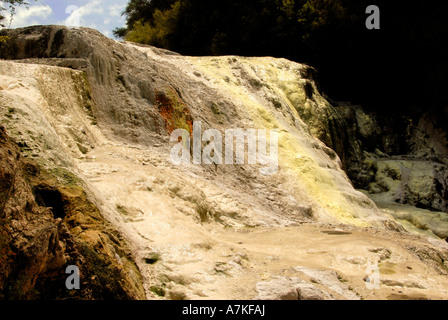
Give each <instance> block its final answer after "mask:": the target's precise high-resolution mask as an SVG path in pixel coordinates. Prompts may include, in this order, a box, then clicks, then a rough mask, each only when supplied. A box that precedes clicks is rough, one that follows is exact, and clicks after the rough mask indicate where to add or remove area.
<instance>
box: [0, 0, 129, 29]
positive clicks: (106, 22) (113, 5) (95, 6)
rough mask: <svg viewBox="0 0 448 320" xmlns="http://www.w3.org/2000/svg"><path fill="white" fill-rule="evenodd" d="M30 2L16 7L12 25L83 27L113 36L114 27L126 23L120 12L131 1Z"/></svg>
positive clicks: (73, 0)
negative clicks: (27, 5) (26, 5)
mask: <svg viewBox="0 0 448 320" xmlns="http://www.w3.org/2000/svg"><path fill="white" fill-rule="evenodd" d="M0 3H1V1H0ZM29 3H30V6H29V7H28V8H26V7H25V6H20V7H18V8H17V9H16V15H15V17H14V20H13V22H12V24H11V28H18V27H24V26H29V25H36V24H58V25H67V26H81V27H89V28H94V29H97V30H99V31H100V32H102V33H103V34H104V35H106V36H108V37H113V34H112V30H113V29H115V28H116V27H123V26H124V24H125V17H123V16H121V13H122V12H123V10H124V9H125V7H126V4H127V3H128V0H37V1H35V0H29Z"/></svg>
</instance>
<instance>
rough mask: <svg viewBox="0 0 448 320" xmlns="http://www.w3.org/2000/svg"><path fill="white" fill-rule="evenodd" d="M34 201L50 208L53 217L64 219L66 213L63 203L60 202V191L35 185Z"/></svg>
mask: <svg viewBox="0 0 448 320" xmlns="http://www.w3.org/2000/svg"><path fill="white" fill-rule="evenodd" d="M34 195H35V198H36V202H37V203H38V204H39V205H40V206H44V207H47V208H51V211H52V212H53V216H54V218H55V219H57V218H61V219H64V217H65V215H66V213H65V210H64V204H63V202H62V196H61V193H60V192H59V191H58V190H56V189H49V188H45V187H37V188H35V189H34Z"/></svg>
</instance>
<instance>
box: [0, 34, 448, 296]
mask: <svg viewBox="0 0 448 320" xmlns="http://www.w3.org/2000/svg"><path fill="white" fill-rule="evenodd" d="M0 34H2V35H6V34H7V35H8V36H9V37H10V39H9V40H8V41H7V42H6V43H5V44H2V47H1V50H0V58H3V59H7V60H8V61H4V60H2V61H0V103H1V105H2V106H4V107H2V108H0V116H1V118H2V124H4V126H5V128H6V131H7V133H8V135H9V136H10V137H11V138H13V139H14V141H15V142H16V143H17V147H16V148H18V149H17V152H16V154H18V153H20V155H21V157H23V158H24V159H26V160H27V161H33V163H34V164H33V166H31V167H30V168H39V169H33V170H31V172H35V174H28V177H29V181H27V182H25V180H22V182H21V183H22V184H24V185H26V184H28V188H31V189H32V188H35V191H37V192H34V193H33V192H31V193H30V192H28V191H26V192H25V191H24V190H26V188H22V189H21V190H22V191H21V192H23V193H24V194H23V196H22V195H15V196H13V197H9V199H10V204H9V205H8V210H10V211H9V213H8V214H10V215H13V216H14V215H15V216H20V215H23V214H27V213H28V211H27V209H26V202H27V201H28V200H29V202H30V203H35V205H36V206H37V207H36V208H41V209H42V210H43V211H45V212H46V213H45V215H46V216H48V217H49V219H48V220H45V221H41V222H39V223H40V224H41V225H42V226H46V224H48V227H49V228H50V227H51V228H53V229H54V230H66V231H64V232H63V234H66V235H67V237H69V238H70V239H73V243H72V244H70V243H69V244H66V248H65V249H64V245H63V244H64V241H65V240H64V239H65V238H63V237H62V238H61V236H60V235H59V239H60V240H61V241H60V242H62V244H61V248H59V244H58V243H59V242H58V241H56V240H57V239H58V238H57V236H56V231H54V236H51V235H52V234H53V233H51V232H50V233H48V234H47V235H46V236H45V237H42V238H40V239H39V240H40V241H42V242H45V243H47V240H48V243H49V244H51V248H52V249H51V250H50V251H49V252H52V255H51V257H48V254H47V253H48V250H47V251H46V249H45V250H43V249H42V248H43V246H42V245H39V246H40V248H41V249H42V252H41V251H36V252H39V254H41V257H43V258H42V259H41V260H39V263H36V264H35V265H34V264H33V263H31V262H30V261H31V260H26V261H27V263H25V264H24V268H25V267H26V266H29V267H30V268H32V269H33V271H32V273H30V274H33V275H36V274H39V272H41V271H40V270H44V269H46V268H47V269H48V268H49V267H48V265H50V266H51V270H56V271H57V272H61V268H62V267H63V266H64V262H63V260H60V259H59V257H60V256H67V255H66V254H63V253H64V252H66V251H67V248H78V249H79V246H81V247H80V248H81V249H82V248H84V250H81V249H79V250H78V253H72V251H70V250H69V251H70V254H68V256H69V257H79V261H78V260H76V261H78V262H79V263H81V266H83V268H86V269H85V270H87V271H85V272H87V274H88V275H89V279H90V280H87V281H86V283H85V285H86V288H88V289H89V290H90V289H91V288H93V289H92V290H93V293H94V294H93V293H92V295H90V296H89V295H88V294H87V293H86V295H85V296H83V297H84V298H94V297H103V298H104V297H111V296H114V297H120V298H136V297H138V298H141V297H142V295H144V296H145V297H146V298H148V299H195V298H198V299H203V298H210V299H252V298H253V297H255V296H256V295H257V294H258V293H257V292H256V288H257V283H263V282H268V281H267V280H269V279H276V278H275V277H280V278H282V277H285V279H287V280H285V279H283V280H278V281H279V283H277V284H275V283H274V284H275V286H277V287H278V288H281V290H279V291H278V292H277V293H272V296H273V297H274V298H275V297H277V298H282V299H283V298H294V299H299V298H300V299H320V298H331V299H359V298H360V297H362V298H366V299H371V298H375V297H376V296H375V294H374V292H371V291H368V290H366V289H365V283H364V281H363V280H362V279H363V277H364V276H365V268H366V267H367V265H366V264H367V262H368V261H369V259H370V258H372V257H373V258H375V259H380V260H381V257H383V258H384V260H383V261H382V263H388V264H387V265H381V266H380V267H381V268H380V269H382V270H383V271H385V272H389V273H392V272H395V273H396V277H395V276H394V275H395V274H388V277H387V280H391V281H401V280H400V278H399V276H402V275H403V276H407V273H409V272H410V271H409V269H408V268H406V267H407V266H409V264H412V268H413V270H412V272H414V273H415V276H416V277H418V280H419V281H421V282H422V283H421V284H422V286H423V287H424V288H425V289H418V288H408V289H409V290H424V292H425V296H428V297H433V298H438V297H446V296H447V292H446V290H445V289H444V288H446V279H445V277H446V269H445V267H444V262H446V260H447V259H446V257H447V253H446V248H444V247H443V246H441V245H440V243H439V242H434V240H431V241H433V242H430V240H427V238H425V237H417V236H412V235H411V234H409V233H407V232H405V230H404V229H403V227H401V224H399V223H397V222H396V221H395V219H394V218H393V216H394V215H393V214H391V212H389V211H387V210H385V209H384V208H381V209H382V210H380V209H379V208H378V207H377V206H376V205H375V203H374V202H373V201H372V200H371V199H369V197H368V196H367V195H365V194H363V193H362V192H359V191H357V190H355V188H354V186H353V184H352V181H350V179H349V177H348V176H347V174H346V172H348V174H349V175H350V177H352V180H353V181H355V182H356V183H361V184H362V185H363V186H364V185H366V186H369V184H372V183H376V185H372V188H371V190H372V191H374V192H379V193H378V194H380V195H381V194H383V195H384V194H387V193H385V192H383V190H382V189H381V188H382V187H381V185H383V184H381V185H380V184H378V182H377V180H378V181H379V180H381V179H380V178H381V176H382V174H378V176H379V178H377V173H378V171H379V170H378V168H379V167H381V164H379V163H380V162H382V163H384V164H386V162H387V161H395V160H399V159H395V158H393V156H394V154H393V153H392V152H390V151H391V150H401V149H396V148H398V147H400V144H399V143H398V142H399V140H396V139H395V140H394V139H392V140H391V141H390V142H388V144H387V145H388V146H389V147H387V148H383V147H381V146H378V144H377V143H372V144H371V145H370V144H368V145H366V143H367V142H366V141H370V140H371V137H373V136H374V137H379V136H385V137H387V136H388V135H387V134H385V133H384V132H383V131H381V130H379V128H380V127H379V126H378V122H379V120H376V119H375V117H373V116H366V115H365V114H363V113H360V112H358V113H350V112H351V111H350V110H351V109H350V108H346V109H344V110H345V111H344V112H348V113H350V116H347V117H348V118H347V117H345V116H344V114H343V111H341V110H342V109H340V108H339V107H337V108H336V107H333V106H332V105H330V103H329V102H328V101H326V100H325V99H324V97H323V96H322V95H321V94H320V93H319V91H318V90H317V86H316V84H315V82H314V80H313V74H314V73H315V71H314V69H313V68H311V67H309V66H306V65H303V64H298V63H293V62H290V61H287V60H285V59H274V58H269V57H265V58H244V57H233V56H229V57H184V56H180V55H177V54H174V53H172V52H167V51H164V50H160V49H157V48H154V47H149V46H140V45H136V44H133V43H122V42H117V41H114V40H111V39H107V38H105V37H104V36H103V35H101V34H100V33H99V32H97V31H94V30H90V29H85V28H79V29H70V28H65V27H59V26H35V27H29V28H23V29H15V30H1V31H0ZM352 116H354V117H356V118H357V120H356V121H353V122H349V121H348V120H347V119H352V118H351V117H352ZM192 120H194V121H201V122H202V130H203V131H204V130H206V129H209V128H215V129H217V130H220V131H221V132H224V130H226V129H228V128H237V127H240V128H246V129H249V128H266V129H278V130H279V138H280V139H279V142H280V143H279V154H280V156H279V171H278V172H277V174H275V175H273V176H263V175H261V174H260V171H259V169H260V167H261V166H259V165H241V166H225V165H217V166H214V165H212V166H207V165H185V166H176V165H174V164H173V163H171V161H170V160H169V154H170V150H171V147H172V146H173V144H170V143H169V138H170V135H169V134H170V131H171V130H172V129H174V126H179V127H182V128H186V129H189V125H190V124H191V121H192ZM349 123H351V124H353V127H354V128H353V130H356V135H354V137H356V139H355V140H350V139H351V138H350V137H353V135H352V132H351V131H350V130H349V129H350V128H351V127H350V126H349V125H348V124H349ZM358 123H359V124H358ZM428 126H429V125H428ZM393 128H394V127H393V126H391V127H390V128H389V129H388V130H389V131H388V132H389V133H390V132H392V131H393ZM427 128H429V127H427ZM428 130H429V129H428ZM434 130H435V129H434ZM358 131H359V132H358ZM422 137H423V135H422ZM440 139H441V138H440V137H439V139H438V140H440ZM436 140H437V139H436ZM397 141H398V142H397ZM415 141H416V143H417V145H420V146H423V145H424V144H425V143H424V141H425V140H418V141H417V140H415ZM434 143H436V142H434ZM394 148H395V149H394ZM432 148H433V149H434V150H436V149H437V150H438V151H437V152H438V154H442V153H440V152H442V151H440V150H442V149H443V148H442V147H441V146H439V147H437V148H436V145H435V144H434V147H432ZM417 149H418V148H417ZM4 150H5V152H7V149H4ZM364 151H366V153H364ZM405 151H406V150H405ZM338 154H339V156H338ZM422 156H423V155H422ZM3 159H6V160H5V161H12V162H11V163H12V164H13V163H14V162H13V160H11V159H12V158H11V159H9V158H8V157H6V158H2V161H3ZM8 159H9V160H8ZM414 160H415V159H414ZM434 162H435V163H439V164H442V163H443V162H442V163H440V161H439V162H437V161H435V160H434ZM2 163H3V162H2ZM11 163H10V164H9V167H8V166H6V165H5V169H4V172H5V176H4V177H5V179H4V181H10V178H11V177H12V176H13V174H12V172H13V169H12V168H13V167H14V166H13V165H11ZM395 164H396V163H395ZM351 165H353V167H351ZM405 165H407V164H403V167H405ZM389 167H391V165H389ZM425 168H426V167H425ZM344 169H345V171H344ZM2 170H3V169H2ZM425 170H426V169H425ZM440 170H441V171H440V172H439V173H443V168H442V167H441V169H440ZM42 172H45V173H46V174H45V175H44V176H42V174H43V173H42ZM381 172H385V173H386V172H392V173H391V174H392V176H394V177H395V178H398V174H400V175H401V176H403V174H402V173H401V172H400V173H399V172H397V171H396V170H392V171H391V170H386V169H385V170H381V171H380V173H381ZM425 172H426V171H425ZM354 174H359V177H360V178H356V179H354V178H353V175H354ZM8 175H9V178H8ZM410 176H411V175H410ZM418 177H419V176H417V178H415V179H409V180H406V181H407V182H406V184H407V185H410V186H412V183H408V181H414V180H415V181H419V178H418ZM8 179H9V180H8ZM428 179H429V180H430V179H431V178H428ZM394 181H395V180H393V181H392V182H393V183H395V182H394ZM425 181H426V180H425ZM440 181H442V180H440ZM392 182H391V181H389V180H386V181H385V183H386V184H385V185H387V183H392ZM429 184H430V183H429ZM10 185H11V183H4V184H2V185H1V188H0V195H1V196H2V197H4V196H5V195H6V194H8V190H9V188H10ZM422 185H425V186H426V182H422ZM422 185H421V186H417V187H415V188H414V187H412V188H411V189H409V190H416V189H418V188H420V189H422V188H423V187H422ZM355 186H356V184H355ZM391 190H392V188H391ZM397 190H398V189H397ZM402 190H405V188H402ZM441 190H442V191H443V188H442V189H441ZM419 192H420V191H419ZM367 193H368V192H367ZM48 194H50V195H52V196H50V199H53V200H54V199H59V200H60V202H62V206H61V203H60V202H59V201H56V202H54V201H53V202H52V203H51V205H50V203H46V199H47V202H48V197H47V196H46V195H48ZM391 194H392V193H391ZM393 194H394V195H396V194H397V193H396V192H394V193H393ZM412 194H415V193H412V192H408V193H403V196H402V199H404V201H409V199H411V196H410V195H412ZM417 194H420V195H423V194H424V193H423V192H420V193H417ZM442 195H443V194H442ZM369 196H371V194H369ZM33 201H34V202H33ZM404 201H403V202H404ZM429 201H430V202H431V203H437V202H438V198H437V197H434V199H432V200H431V199H430V200H429ZM33 205H34V204H33ZM397 205H399V206H400V207H399V208H400V210H404V211H406V212H409V208H407V207H405V206H404V205H403V204H397ZM49 207H52V208H53V209H52V210H53V211H51V210H49V209H48V208H49ZM24 208H25V209H24ZM413 208H414V207H413ZM50 212H51V214H50ZM53 214H54V216H53V217H51V215H53ZM50 218H51V219H50ZM441 219H442V218H441ZM18 221H19V222H14V219H13V222H14V223H13V226H14V224H17V223H20V219H19V220H18ZM26 221H28V220H26ZM37 222H38V221H36V223H37ZM403 225H405V224H404V223H403ZM31 226H33V228H31ZM55 226H56V227H55ZM59 226H60V227H59ZM15 227H18V226H15ZM51 228H50V229H51ZM53 229H51V230H53ZM36 230H38V229H36V228H35V226H34V225H32V224H30V229H29V230H27V231H26V232H30V233H31V234H30V237H31V238H33V237H35V235H33V232H34V233H35V232H37V231H36ZM341 230H342V231H341ZM52 232H53V231H52ZM58 232H59V231H58ZM438 234H439V235H442V232H439V233H438ZM426 236H433V237H434V233H433V234H426ZM28 240H29V238H26V237H25V236H24V238H23V239H22V240H21V242H20V248H23V249H21V251H24V252H28V251H27V250H26V248H27V247H26V246H27V243H28V245H31V246H32V245H33V241H28ZM67 241H68V240H67ZM81 244H84V245H85V246H84V247H83V246H82V245H81ZM39 246H38V247H39ZM77 246H78V247H77ZM92 248H93V250H91V249H92ZM369 248H373V249H376V248H387V250H389V251H390V256H389V254H388V253H387V251H386V250H384V252H383V251H381V252H380V251H379V252H377V253H375V252H370V251H369V250H368V249H369ZM64 250H66V251H64ZM71 254H73V255H71ZM81 258H82V259H81ZM73 259H75V258H73ZM93 262H95V263H94V264H93V265H92V263H93ZM354 262H356V263H354ZM389 264H390V265H389ZM297 265H303V267H302V268H301V269H300V271H298V270H295V269H294V268H295V267H296V266H297ZM105 266H110V268H112V269H108V268H107V267H105ZM34 268H36V270H34ZM37 269H39V270H37ZM11 270H12V269H11ZM14 270H22V269H20V268H17V267H14ZM89 270H90V271H89ZM106 271H107V272H106ZM109 271H110V272H109ZM5 272H6V273H8V272H11V271H5ZM42 272H44V271H42ZM89 272H90V273H89ZM6 273H5V274H6ZM288 273H292V274H291V275H285V274H288ZM111 275H112V276H113V281H112V284H111V285H105V286H101V284H104V283H107V281H108V280H107V279H108V277H111ZM119 275H121V276H122V277H121V276H119ZM342 275H343V277H342ZM8 277H9V275H8ZM33 277H34V276H33ZM272 277H274V278H272ZM290 278H296V279H299V280H300V281H298V282H295V281H296V280H294V281H293V280H288V279H290ZM11 279H14V278H11ZM33 279H34V278H33ZM105 279H106V280H105ZM406 279H408V278H406ZM409 279H410V278H409ZM430 279H435V280H430ZM291 281H292V287H291V286H290V285H291V283H289V282H291ZM283 282H285V283H283ZM53 283H55V284H54V286H53V287H52V288H53V289H51V290H50V291H49V293H48V295H49V296H51V295H52V294H53V297H54V296H56V297H57V296H59V295H58V294H59V293H58V290H60V287H58V283H59V282H53ZM418 283H420V282H418ZM47 285H48V284H47V283H46V285H45V286H47ZM275 286H274V287H275ZM32 287H33V283H31V282H30V284H29V285H28V286H27V288H29V289H30V290H31V288H32ZM34 287H36V286H34ZM261 287H263V285H261ZM266 288H267V289H266V290H267V291H266V292H267V293H268V292H270V291H269V290H270V289H269V288H268V287H266ZM350 288H352V289H353V288H354V289H353V290H351V289H350ZM391 288H392V287H388V286H384V288H382V289H381V291H380V293H379V295H380V296H381V297H382V298H387V297H389V296H391V295H392V292H391V290H392V289H391ZM143 290H144V293H143ZM355 292H356V293H355ZM267 293H266V294H267ZM415 294H417V293H415ZM31 296H32V295H30V297H31ZM394 297H395V296H394Z"/></svg>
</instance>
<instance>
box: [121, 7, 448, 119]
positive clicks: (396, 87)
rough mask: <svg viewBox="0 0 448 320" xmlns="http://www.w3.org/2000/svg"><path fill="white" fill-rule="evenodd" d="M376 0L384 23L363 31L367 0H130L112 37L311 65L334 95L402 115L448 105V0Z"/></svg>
mask: <svg viewBox="0 0 448 320" xmlns="http://www.w3.org/2000/svg"><path fill="white" fill-rule="evenodd" d="M374 3H375V5H377V6H378V7H379V8H380V10H381V29H380V30H368V29H367V28H366V24H365V22H366V19H367V18H368V15H366V8H367V7H368V6H369V5H371V4H372V1H370V0H245V1H233V0H219V1H210V0H130V1H129V3H128V6H127V7H126V10H125V12H124V15H126V18H127V23H126V26H125V27H123V28H120V29H117V30H116V33H115V34H116V35H118V36H121V37H122V38H124V39H127V40H131V41H136V42H143V43H146V44H149V45H155V46H158V47H163V48H165V49H169V50H172V51H176V52H179V53H181V54H186V55H226V54H235V55H247V56H273V57H282V58H287V59H290V60H293V61H297V62H301V63H307V64H310V65H312V66H313V67H315V68H316V69H317V70H318V71H319V82H320V85H321V90H322V91H324V92H325V93H326V94H327V95H328V96H329V97H330V98H332V99H333V100H349V101H352V102H354V103H362V104H363V105H364V106H366V107H371V108H375V109H380V108H383V109H384V110H394V109H396V110H397V111H398V112H407V110H409V109H411V107H412V106H417V107H418V106H420V107H421V108H427V107H430V106H433V107H434V108H438V107H439V106H448V90H446V88H447V87H448V73H447V72H446V71H447V70H448V59H447V58H446V57H447V56H448V24H447V23H446V21H448V2H446V1H435V0H427V1H420V2H418V3H415V4H414V3H412V4H410V3H408V2H406V1H404V0H394V1H390V0H376V1H374ZM417 79H419V80H417ZM400 106H401V107H400ZM447 123H448V121H447Z"/></svg>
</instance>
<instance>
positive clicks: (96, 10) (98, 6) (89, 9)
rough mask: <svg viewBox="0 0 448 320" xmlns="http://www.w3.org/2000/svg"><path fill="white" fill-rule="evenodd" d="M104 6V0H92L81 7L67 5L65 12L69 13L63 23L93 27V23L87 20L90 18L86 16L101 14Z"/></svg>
mask: <svg viewBox="0 0 448 320" xmlns="http://www.w3.org/2000/svg"><path fill="white" fill-rule="evenodd" d="M104 6H106V4H105V3H104V0H92V1H90V2H89V3H87V4H86V5H83V6H81V7H77V6H68V7H67V8H66V13H67V14H70V15H69V16H68V18H67V19H66V20H65V24H66V25H67V26H74V27H79V26H85V27H91V28H94V27H95V24H93V23H89V22H88V20H90V19H87V17H88V16H91V15H101V14H103V13H104Z"/></svg>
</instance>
